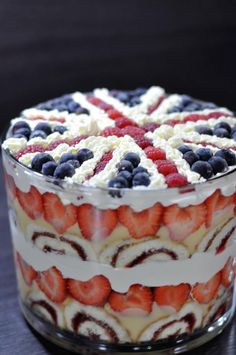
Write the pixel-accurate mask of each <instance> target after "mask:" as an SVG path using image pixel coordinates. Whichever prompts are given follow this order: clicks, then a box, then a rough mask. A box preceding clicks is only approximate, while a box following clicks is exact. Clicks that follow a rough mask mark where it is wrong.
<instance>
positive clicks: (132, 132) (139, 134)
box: [121, 126, 145, 138]
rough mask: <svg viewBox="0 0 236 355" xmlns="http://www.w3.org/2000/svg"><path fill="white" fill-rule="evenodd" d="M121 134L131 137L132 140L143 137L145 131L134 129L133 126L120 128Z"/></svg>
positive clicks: (138, 128)
mask: <svg viewBox="0 0 236 355" xmlns="http://www.w3.org/2000/svg"><path fill="white" fill-rule="evenodd" d="M121 131H122V133H123V135H125V134H127V135H128V136H131V137H132V138H138V137H143V135H144V133H145V131H144V129H142V128H140V127H134V126H126V127H124V128H122V130H121Z"/></svg>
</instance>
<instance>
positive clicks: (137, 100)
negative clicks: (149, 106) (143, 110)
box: [128, 96, 140, 107]
mask: <svg viewBox="0 0 236 355" xmlns="http://www.w3.org/2000/svg"><path fill="white" fill-rule="evenodd" d="M138 104H140V98H139V97H137V96H136V97H132V98H131V99H130V101H129V102H128V105H129V106H131V107H133V106H136V105H138Z"/></svg>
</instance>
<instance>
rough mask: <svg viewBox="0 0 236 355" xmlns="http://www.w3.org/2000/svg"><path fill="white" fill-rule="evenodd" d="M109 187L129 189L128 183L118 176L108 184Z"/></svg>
mask: <svg viewBox="0 0 236 355" xmlns="http://www.w3.org/2000/svg"><path fill="white" fill-rule="evenodd" d="M108 187H113V188H116V189H124V188H127V187H128V182H127V180H126V179H125V178H123V177H122V176H117V177H115V178H113V179H111V180H110V181H109V182H108Z"/></svg>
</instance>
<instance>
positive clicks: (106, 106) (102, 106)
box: [98, 101, 113, 111]
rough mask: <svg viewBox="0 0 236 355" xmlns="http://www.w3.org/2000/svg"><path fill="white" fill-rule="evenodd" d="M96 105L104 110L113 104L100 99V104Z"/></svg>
mask: <svg viewBox="0 0 236 355" xmlns="http://www.w3.org/2000/svg"><path fill="white" fill-rule="evenodd" d="M98 107H99V108H100V109H101V110H104V111H108V110H111V109H112V108H113V106H111V105H109V104H107V103H106V102H104V101H101V102H100V104H99V105H98Z"/></svg>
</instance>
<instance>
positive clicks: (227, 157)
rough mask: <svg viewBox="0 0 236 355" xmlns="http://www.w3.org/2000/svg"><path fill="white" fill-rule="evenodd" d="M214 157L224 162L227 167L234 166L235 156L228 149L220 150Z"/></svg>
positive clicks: (235, 162) (235, 163)
mask: <svg viewBox="0 0 236 355" xmlns="http://www.w3.org/2000/svg"><path fill="white" fill-rule="evenodd" d="M215 156H217V157H221V158H223V159H225V160H226V162H227V164H228V165H230V166H231V165H236V155H235V154H234V152H233V151H232V150H230V149H220V150H218V151H217V152H216V153H215Z"/></svg>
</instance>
